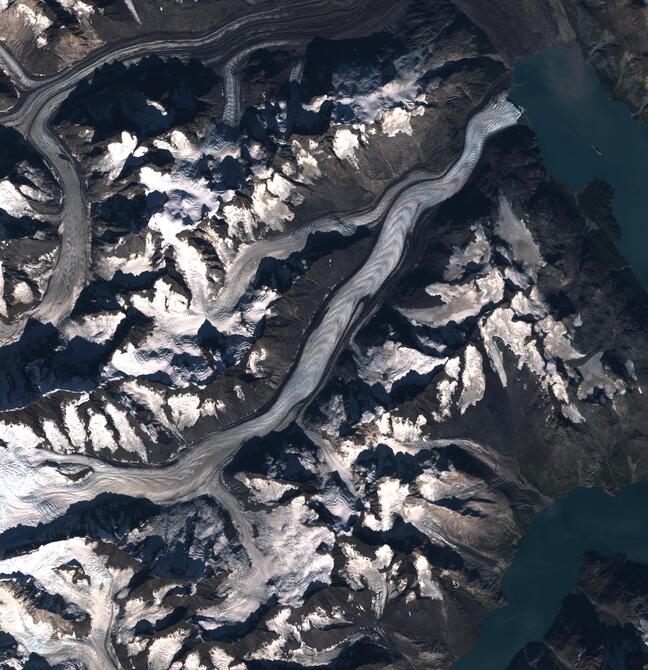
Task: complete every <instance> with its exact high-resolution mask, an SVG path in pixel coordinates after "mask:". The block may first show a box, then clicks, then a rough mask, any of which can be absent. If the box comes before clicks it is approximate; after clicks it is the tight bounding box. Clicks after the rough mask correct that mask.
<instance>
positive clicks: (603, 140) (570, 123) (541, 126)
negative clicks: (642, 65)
mask: <svg viewBox="0 0 648 670" xmlns="http://www.w3.org/2000/svg"><path fill="white" fill-rule="evenodd" d="M510 97H511V99H512V100H513V101H514V102H515V103H517V104H519V105H521V106H522V107H524V109H525V110H526V112H527V116H528V120H529V123H530V125H531V127H532V129H533V131H534V132H535V134H536V135H537V136H538V140H539V144H540V150H541V152H542V156H543V158H544V161H545V164H546V166H547V168H548V170H549V171H550V172H551V174H552V175H553V176H554V178H555V179H556V180H558V181H560V182H562V183H563V184H564V185H566V186H568V187H570V188H580V187H582V186H584V185H585V184H587V183H588V182H590V181H592V180H593V179H595V178H599V179H603V180H605V181H606V182H608V183H609V184H610V185H611V186H612V187H613V189H614V193H615V197H614V213H615V216H616V219H617V221H618V223H619V225H620V227H621V233H622V236H621V241H620V243H619V248H620V251H621V253H622V254H623V256H624V257H625V259H626V260H627V261H628V263H629V264H630V266H631V268H632V270H633V272H634V274H635V276H636V277H637V278H638V279H639V281H640V282H641V284H642V285H643V287H644V288H646V289H648V128H647V127H646V126H644V125H643V124H642V123H640V122H639V121H635V120H634V119H633V118H632V116H631V114H630V110H629V109H628V107H626V106H625V105H623V104H621V103H617V102H612V101H611V100H610V99H609V98H608V97H607V95H606V93H605V91H604V90H603V87H602V85H601V83H600V81H599V79H598V78H597V75H596V73H595V71H594V68H593V67H592V66H590V65H588V64H587V63H585V61H584V60H583V58H582V56H581V54H580V51H579V50H578V49H577V48H575V47H574V48H561V49H558V48H554V49H549V50H546V51H543V52H542V53H540V54H537V55H535V56H532V57H530V58H525V59H523V60H520V61H519V62H518V63H517V64H516V66H515V70H514V79H513V86H512V89H511V94H510Z"/></svg>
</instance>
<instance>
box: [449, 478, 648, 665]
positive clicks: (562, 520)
mask: <svg viewBox="0 0 648 670" xmlns="http://www.w3.org/2000/svg"><path fill="white" fill-rule="evenodd" d="M587 550H595V551H598V552H599V553H601V554H603V555H610V554H614V553H623V554H626V555H627V556H628V558H630V559H631V560H633V561H637V562H640V563H648V486H644V485H635V486H629V487H627V488H624V489H622V490H621V491H620V492H619V493H618V494H617V495H616V496H609V495H607V494H605V493H604V492H603V490H602V489H576V490H575V491H573V492H572V493H570V494H569V495H568V496H566V497H564V498H561V499H560V500H558V501H557V502H556V503H554V504H553V505H552V506H551V507H549V508H548V509H546V510H545V511H543V512H541V513H540V514H539V515H538V516H537V517H536V518H535V519H534V520H533V521H532V522H531V524H530V526H529V530H528V532H527V534H526V535H525V536H524V538H523V539H522V540H521V542H520V545H519V547H518V550H517V553H516V556H515V559H514V561H513V563H512V565H511V567H510V568H509V569H508V570H507V572H506V574H505V575H504V578H503V580H502V590H503V591H504V594H505V595H506V598H507V600H508V602H509V604H508V605H507V606H506V607H503V608H501V609H498V610H496V611H495V612H493V613H492V614H490V615H489V616H488V617H487V618H486V620H485V621H484V623H483V625H482V627H481V630H480V635H479V640H478V642H477V645H476V646H475V647H474V648H473V649H472V651H471V652H470V653H469V654H468V655H466V656H464V657H463V658H462V659H461V660H460V661H459V662H458V663H457V664H456V665H455V667H454V670H504V669H505V668H506V667H507V666H508V664H509V662H510V661H511V660H512V658H513V656H514V655H515V654H516V653H517V652H518V651H519V650H520V649H521V648H522V647H524V645H525V644H526V643H527V642H531V641H533V640H541V639H542V638H543V637H544V635H545V633H546V632H547V631H548V630H549V627H550V626H551V624H552V622H553V620H554V618H555V616H556V612H557V609H558V605H559V603H560V601H561V600H562V599H563V598H564V597H565V596H566V595H567V594H568V593H569V592H570V591H572V590H573V589H574V587H575V585H576V579H577V575H578V569H579V563H580V559H581V556H582V554H583V552H585V551H587Z"/></svg>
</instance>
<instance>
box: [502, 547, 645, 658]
mask: <svg viewBox="0 0 648 670" xmlns="http://www.w3.org/2000/svg"><path fill="white" fill-rule="evenodd" d="M647 588H648V569H647V568H646V566H645V565H641V564H638V563H632V562H631V561H629V560H627V558H625V557H624V556H620V555H616V556H610V557H603V556H600V555H599V554H596V553H593V552H588V553H586V554H585V555H584V556H583V560H582V565H581V570H580V574H579V576H578V586H577V589H576V591H575V592H574V593H571V594H570V595H568V596H567V597H566V598H565V599H564V600H563V601H562V603H561V605H560V610H559V612H558V615H557V617H556V620H555V621H554V623H553V625H552V626H551V629H550V630H549V632H548V633H547V635H546V636H545V638H544V640H543V641H542V642H534V643H531V644H529V645H527V646H526V647H525V648H524V650H522V651H521V652H520V653H519V654H517V656H516V657H515V658H514V659H513V662H512V663H511V665H510V666H509V668H510V670H523V668H546V669H547V670H553V669H554V668H555V670H563V669H565V670H566V669H567V668H574V667H582V668H607V667H623V668H643V667H645V665H646V663H647V662H648V650H647V649H646V643H645V636H646V632H645V631H646V617H645V612H646V607H645V603H646V595H647V594H646V589H647Z"/></svg>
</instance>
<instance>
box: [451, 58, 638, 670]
mask: <svg viewBox="0 0 648 670" xmlns="http://www.w3.org/2000/svg"><path fill="white" fill-rule="evenodd" d="M509 97H510V99H511V100H512V101H513V102H515V103H516V104H518V105H519V106H521V107H523V108H524V109H525V111H526V114H527V118H528V122H529V125H530V126H531V128H532V129H533V131H534V132H535V134H536V135H537V137H538V142H539V146H540V151H541V152H542V156H543V159H544V161H545V164H546V166H547V169H548V170H549V172H550V173H551V174H552V176H553V177H554V178H555V179H556V180H557V181H559V182H561V183H562V184H564V185H565V186H566V187H568V188H571V189H579V188H582V187H583V186H585V185H586V184H587V183H588V182H590V181H592V180H593V179H597V178H598V179H602V180H605V181H606V182H608V183H609V184H610V185H611V186H612V187H613V189H614V214H615V217H616V219H617V221H618V223H619V226H620V228H621V240H620V243H619V248H620V251H621V253H622V254H623V256H624V257H625V259H626V260H627V261H628V263H629V264H630V266H631V268H632V270H633V272H634V274H635V276H636V277H637V278H638V279H639V281H640V282H641V283H642V285H643V286H644V288H648V129H647V128H646V127H645V126H643V125H642V124H641V123H640V122H638V121H635V120H634V119H633V118H632V116H631V114H630V111H629V109H628V108H627V107H626V106H625V105H623V104H620V103H616V102H612V101H611V100H610V99H609V98H608V97H607V95H606V93H605V91H604V89H603V87H602V85H601V82H600V81H599V80H598V78H597V75H596V73H595V71H594V69H593V68H592V67H591V66H590V65H589V64H587V63H586V62H585V61H584V60H583V57H582V55H581V53H580V51H579V50H578V49H577V48H576V47H566V48H552V49H548V50H546V51H543V52H542V53H540V54H537V55H534V56H532V57H529V58H525V59H523V60H520V61H519V62H518V63H517V64H516V66H515V70H514V78H513V86H512V88H511V93H510V95H509ZM646 509H648V486H640V485H637V486H631V487H628V488H625V489H623V490H621V492H620V493H618V494H617V495H616V496H615V497H610V496H608V495H606V494H605V493H604V492H603V491H602V490H601V489H577V490H575V491H573V492H572V493H570V494H569V495H568V496H566V497H565V498H562V499H560V500H558V501H557V502H556V503H554V504H553V505H552V506H551V507H549V508H548V509H546V510H545V511H544V512H542V513H541V514H539V515H538V516H537V517H536V518H535V519H534V520H533V522H532V523H531V524H530V526H529V529H528V532H527V534H526V535H525V537H524V538H523V539H522V540H521V542H520V545H519V548H518V550H517V553H516V556H515V559H514V561H513V563H512V565H511V567H510V568H509V569H508V570H507V572H506V574H505V575H504V577H503V580H502V590H503V592H504V594H505V595H506V598H507V600H508V603H509V604H508V605H507V606H506V607H504V608H501V609H498V610H496V611H495V612H493V613H492V614H490V615H489V616H488V617H487V618H486V620H485V621H484V623H483V625H482V627H481V630H480V636H479V640H478V642H477V645H476V646H475V647H474V648H473V649H472V650H471V651H470V653H469V654H467V655H466V656H465V657H464V658H462V659H460V661H459V662H458V663H457V664H456V665H455V667H454V670H505V669H506V668H507V666H508V665H509V663H510V661H511V659H512V658H513V656H514V655H515V654H516V653H517V652H518V651H519V650H520V649H522V647H524V646H525V644H526V643H528V642H531V641H534V640H541V639H542V638H543V637H544V635H545V633H546V632H547V631H548V629H549V627H550V626H551V624H552V622H553V620H554V618H555V616H556V614H557V610H558V607H559V604H560V601H561V600H562V599H563V598H564V597H565V596H566V595H567V594H568V593H569V592H570V591H572V590H573V589H574V587H575V586H576V580H577V575H578V569H579V564H580V559H581V556H582V554H583V552H584V551H587V550H596V551H599V552H601V553H603V554H612V553H624V554H627V555H628V557H629V558H630V559H631V560H635V561H639V562H643V563H648V515H647V514H646V512H645V510H646Z"/></svg>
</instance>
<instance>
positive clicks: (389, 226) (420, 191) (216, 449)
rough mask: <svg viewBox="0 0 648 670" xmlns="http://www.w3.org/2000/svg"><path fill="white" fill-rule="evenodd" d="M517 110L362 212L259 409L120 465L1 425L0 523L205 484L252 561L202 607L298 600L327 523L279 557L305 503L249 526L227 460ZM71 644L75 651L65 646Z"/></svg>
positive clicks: (501, 101) (506, 105)
mask: <svg viewBox="0 0 648 670" xmlns="http://www.w3.org/2000/svg"><path fill="white" fill-rule="evenodd" d="M520 113H521V112H520V110H519V109H518V108H517V107H515V106H514V105H513V104H512V103H510V102H508V101H507V100H506V97H505V96H504V95H499V96H498V97H496V98H495V99H493V100H491V101H490V102H489V103H488V104H487V105H486V106H485V107H484V108H483V109H482V110H481V111H480V112H478V113H476V114H475V115H474V117H473V118H472V119H471V120H470V121H469V123H468V126H467V128H466V133H465V144H464V148H463V151H462V153H461V156H460V157H459V158H458V159H457V161H456V162H455V163H454V164H453V165H452V166H451V167H450V168H449V169H448V170H447V172H446V173H445V174H443V175H441V176H438V177H435V178H427V179H419V180H418V181H412V177H411V176H409V177H408V178H406V179H405V180H404V183H403V184H400V185H398V186H394V187H392V188H391V189H389V190H388V191H387V193H386V194H385V196H383V198H381V200H380V201H379V202H378V203H377V205H376V207H375V209H374V210H372V211H371V212H366V213H365V214H362V215H360V216H361V217H369V220H374V221H382V226H381V229H380V233H379V236H378V239H377V241H376V244H375V246H374V248H373V250H372V252H371V254H370V256H369V258H368V259H367V260H366V262H365V263H364V265H363V266H362V267H361V268H360V269H359V270H358V272H357V273H356V274H355V275H354V276H353V277H352V278H351V279H350V280H348V281H347V282H346V283H345V284H344V285H342V286H341V288H339V289H338V290H337V292H336V293H334V294H333V296H332V297H331V299H330V300H329V302H328V304H327V305H326V308H325V310H324V313H323V315H322V318H321V321H320V322H319V323H318V325H317V326H316V327H315V328H314V329H313V330H312V331H311V332H310V333H309V334H308V336H307V338H306V341H305V342H304V345H303V349H302V352H301V355H300V357H299V360H298V362H297V364H296V366H295V368H294V370H293V372H292V374H291V376H290V377H289V378H288V380H287V381H286V383H285V384H284V386H283V387H282V390H281V391H280V393H279V394H278V396H277V397H276V399H275V400H274V402H273V404H272V405H271V406H270V408H269V409H268V410H267V411H266V412H265V413H263V414H260V415H257V416H255V417H253V418H252V419H250V420H247V421H245V422H244V423H241V424H239V425H236V426H234V427H232V428H229V429H227V430H225V431H223V432H221V433H218V434H214V435H211V436H208V437H206V438H205V439H203V440H202V441H200V442H198V443H196V444H195V445H193V446H192V447H191V448H190V449H189V450H187V451H186V452H185V453H183V454H182V455H181V456H180V458H179V459H178V460H177V461H176V462H175V463H174V464H172V465H170V466H169V467H164V468H146V467H130V468H120V467H116V466H113V465H109V464H106V463H103V462H100V461H96V460H94V459H91V458H88V457H85V456H79V455H70V456H58V455H55V454H52V453H51V452H49V451H43V450H39V449H38V446H39V442H40V441H39V439H38V438H37V437H36V436H35V434H34V433H33V432H32V431H31V429H29V428H28V427H27V426H20V425H13V426H12V425H10V424H7V423H3V424H2V425H0V438H1V439H3V440H4V441H5V442H7V444H8V448H6V449H2V450H0V477H2V479H3V481H4V482H5V487H4V489H3V492H2V493H1V494H0V530H5V529H8V528H11V527H14V526H16V525H18V524H25V525H35V524H37V523H39V522H46V521H48V520H52V519H54V518H56V517H57V516H59V515H61V514H63V513H64V512H65V511H66V509H68V507H69V506H70V505H72V504H73V503H75V502H79V501H87V500H91V499H93V498H94V497H96V496H97V495H99V494H101V493H106V492H112V493H117V494H125V495H129V496H133V497H146V498H148V499H149V500H151V501H153V502H156V503H177V502H179V501H183V500H190V499H193V498H195V497H196V496H198V495H200V494H208V495H211V496H213V497H214V498H215V499H216V500H218V501H219V503H220V504H221V505H222V506H223V507H224V508H225V509H226V510H227V512H228V513H229V515H230V517H231V519H232V522H233V524H234V526H235V527H236V528H237V530H238V533H239V537H240V540H241V543H242V545H243V546H244V548H245V550H246V552H247V555H248V560H249V562H250V567H249V570H248V572H247V574H246V575H245V579H240V580H238V581H239V582H240V583H239V586H238V587H237V588H234V589H233V590H231V591H229V592H227V593H226V595H227V597H226V599H225V601H224V603H222V604H221V605H220V606H218V607H216V608H215V609H214V611H210V612H209V613H208V616H209V617H210V618H213V619H214V620H216V621H222V620H223V618H224V617H226V616H227V612H230V616H233V615H235V616H236V617H240V616H242V615H244V614H246V613H250V612H252V611H254V609H255V608H256V607H258V604H259V602H260V601H262V600H263V599H265V598H267V597H269V596H270V595H272V594H273V593H275V594H277V596H278V598H279V602H280V603H286V604H295V603H296V602H298V601H299V598H300V597H301V596H302V594H303V592H304V591H305V590H306V588H307V587H308V583H305V582H300V583H299V585H298V587H297V588H296V587H295V581H294V580H295V579H296V578H297V576H298V575H301V574H303V572H304V569H305V568H304V566H303V565H302V562H303V560H304V555H306V556H307V555H308V554H307V552H308V551H312V550H313V549H312V548H311V547H316V546H317V545H319V544H320V543H321V542H322V541H324V540H327V539H328V538H327V537H325V536H323V535H322V533H324V535H326V532H328V531H325V529H321V531H316V529H317V527H314V528H313V529H312V530H313V533H311V534H312V535H313V537H310V536H309V538H307V539H304V542H306V544H305V545H304V546H303V547H302V546H300V545H299V543H298V542H295V543H294V544H295V552H296V553H295V554H294V555H293V554H290V556H287V557H286V556H285V555H284V553H282V560H278V556H277V555H276V551H277V549H276V546H274V545H273V540H272V538H275V539H276V538H277V537H278V536H279V537H280V536H282V535H283V534H287V536H292V535H295V537H297V536H298V535H299V533H297V531H296V530H295V529H294V527H293V525H291V523H292V522H291V521H290V518H293V517H294V518H302V516H303V515H307V514H308V511H307V510H306V508H303V509H302V508H301V507H300V502H299V499H296V500H294V501H293V502H292V503H290V506H289V508H288V509H285V512H286V514H287V516H286V517H285V518H284V517H283V516H282V513H281V510H282V509H284V508H282V507H280V508H278V509H277V510H275V512H273V514H275V515H276V514H279V516H273V515H269V516H264V517H263V518H261V519H260V520H259V519H255V521H256V522H257V531H258V532H257V533H256V536H255V529H254V528H253V526H252V521H251V520H250V518H249V517H248V515H245V514H244V513H243V510H242V509H241V508H240V505H239V503H238V501H237V500H236V498H235V497H234V496H233V495H231V493H230V492H229V491H228V490H227V489H226V487H225V486H223V484H222V481H221V474H222V471H223V468H224V467H225V465H226V464H227V463H228V462H229V461H230V460H231V458H232V457H233V455H234V454H235V453H236V452H237V450H238V449H239V447H240V446H241V445H242V444H243V443H244V442H245V441H247V440H249V439H250V438H252V437H255V436H261V435H265V434H267V433H269V432H270V431H273V430H277V429H281V428H283V427H285V426H286V425H288V423H289V422H290V421H292V420H293V419H294V418H295V417H296V416H297V415H298V414H299V412H300V410H301V409H302V408H303V406H304V403H305V402H307V401H308V400H309V399H310V398H311V397H312V396H313V395H314V393H315V392H316V391H317V390H318V388H319V386H320V383H321V381H322V379H323V377H324V376H325V375H326V373H327V371H328V369H329V367H330V365H331V363H332V361H333V360H334V358H335V356H336V354H337V353H338V351H339V349H340V346H341V345H342V344H343V343H345V342H346V340H347V337H348V336H349V335H351V334H352V332H353V331H354V329H356V328H357V327H358V326H359V324H360V321H361V319H360V317H361V316H362V315H363V311H364V308H365V305H366V302H367V301H368V300H370V299H371V298H373V297H374V296H376V295H377V294H378V293H379V292H380V290H381V288H382V287H383V285H384V284H385V282H386V280H387V279H388V278H389V277H390V276H391V275H392V274H393V273H394V272H395V271H396V270H397V269H398V267H399V265H400V263H401V261H402V259H403V256H404V254H405V251H406V248H407V241H408V238H409V236H410V234H411V233H412V231H413V229H414V227H415V224H416V222H417V221H418V220H419V218H420V216H421V214H422V213H424V212H425V211H426V210H428V209H430V208H432V207H435V206H436V205H438V204H439V203H441V202H443V201H444V200H446V199H447V198H449V197H451V196H452V195H454V194H455V193H457V192H458V191H459V190H460V189H461V188H462V187H463V186H464V184H465V183H466V181H467V179H468V178H469V176H470V175H471V173H472V171H473V169H474V168H475V166H476V164H477V162H478V160H479V157H480V154H481V151H482V149H483V146H484V143H485V142H486V140H487V138H488V137H490V136H491V135H492V134H494V133H497V132H498V131H500V130H503V129H505V128H507V127H509V126H512V125H514V124H515V123H516V122H517V121H518V118H519V116H520ZM331 224H332V225H335V226H337V225H340V226H348V227H349V228H351V229H352V228H353V227H355V225H357V220H354V219H353V217H350V220H348V221H344V220H342V221H340V222H331ZM302 234H305V233H302ZM306 234H307V233H306ZM478 395H479V390H478V389H477V388H475V389H471V391H470V393H469V394H467V396H466V398H465V399H464V402H465V404H466V406H468V405H469V404H471V403H472V402H474V401H475V400H476V398H477V397H478ZM57 461H58V464H57ZM88 466H89V468H91V471H90V472H89V473H88V474H87V475H86V476H85V477H83V478H82V479H80V480H78V481H76V482H74V481H70V480H69V479H68V478H66V477H65V476H64V475H63V474H62V473H61V471H62V470H63V469H64V468H74V467H76V468H77V469H80V468H81V467H88ZM303 520H304V521H306V520H307V519H306V518H305V517H304V519H303ZM302 530H303V529H302ZM309 532H310V531H309ZM284 559H285V560H284ZM291 566H292V567H291ZM331 567H332V563H331V561H330V560H329V557H326V556H321V555H314V554H313V556H312V560H311V561H310V564H309V570H310V571H311V572H309V573H307V574H311V573H312V574H311V576H312V579H313V580H321V581H325V580H326V575H327V571H330V569H331ZM284 572H285V574H284ZM271 578H272V579H271ZM239 620H240V618H239ZM100 625H101V626H102V627H104V626H105V625H106V624H105V621H104V620H102V619H100ZM98 637H99V632H98V631H94V632H93V635H92V636H91V638H90V639H89V640H88V643H87V644H88V645H92V644H93V643H95V642H96V644H100V642H99V640H98ZM103 637H104V640H102V642H101V643H103V644H105V643H106V642H107V640H106V637H105V635H104V636H103ZM71 653H76V652H73V651H72V650H71ZM100 653H102V654H104V656H103V658H106V659H107V658H108V657H109V656H106V654H109V652H108V651H103V652H100V651H99V650H96V654H97V657H99V655H100ZM106 662H107V661H106ZM107 667H110V665H108V666H107Z"/></svg>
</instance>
